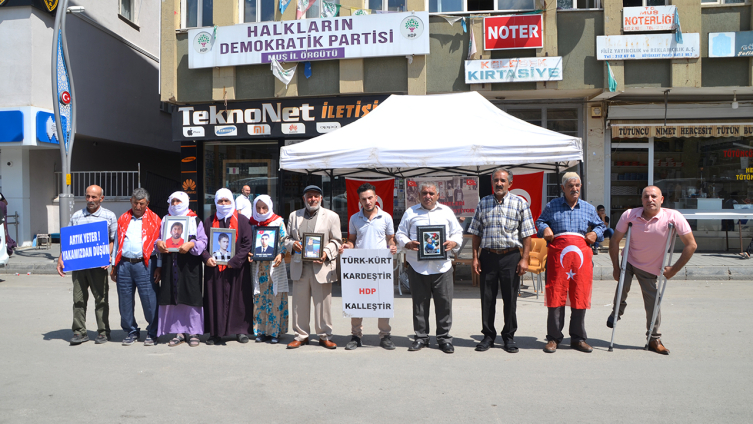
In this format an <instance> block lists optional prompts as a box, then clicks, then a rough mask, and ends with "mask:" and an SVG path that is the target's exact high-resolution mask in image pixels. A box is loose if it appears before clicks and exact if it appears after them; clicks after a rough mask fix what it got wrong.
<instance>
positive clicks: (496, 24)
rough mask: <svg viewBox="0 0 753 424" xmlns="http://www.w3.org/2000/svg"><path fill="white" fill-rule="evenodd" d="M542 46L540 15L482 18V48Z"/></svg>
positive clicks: (542, 31) (500, 48)
mask: <svg viewBox="0 0 753 424" xmlns="http://www.w3.org/2000/svg"><path fill="white" fill-rule="evenodd" d="M542 47H544V25H543V17H542V15H507V16H492V17H488V18H484V50H506V49H538V48H542Z"/></svg>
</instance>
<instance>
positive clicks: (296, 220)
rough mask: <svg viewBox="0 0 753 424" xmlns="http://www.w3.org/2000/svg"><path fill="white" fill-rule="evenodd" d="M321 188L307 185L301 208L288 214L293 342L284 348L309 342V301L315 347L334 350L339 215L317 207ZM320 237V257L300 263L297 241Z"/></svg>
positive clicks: (301, 248)
mask: <svg viewBox="0 0 753 424" xmlns="http://www.w3.org/2000/svg"><path fill="white" fill-rule="evenodd" d="M321 202H322V189H321V188H319V187H317V186H315V185H310V186H308V187H306V188H305V189H304V190H303V203H304V205H305V207H304V208H303V209H299V210H297V211H294V212H293V213H291V214H290V217H289V218H288V231H287V236H286V237H285V239H284V243H285V248H286V249H287V250H288V251H289V252H292V255H293V256H292V259H291V261H290V278H291V279H292V280H293V329H294V330H295V340H293V341H292V342H290V343H289V344H288V349H295V348H298V347H301V345H304V344H308V343H309V331H310V330H311V329H310V327H309V320H310V316H311V299H313V301H314V328H315V330H316V334H317V336H318V337H319V346H324V347H325V348H327V349H336V348H337V345H336V344H335V343H334V342H333V341H332V312H331V306H332V283H333V282H335V281H336V280H337V263H336V261H335V259H336V258H337V253H338V251H339V250H340V246H341V245H342V232H341V231H340V216H339V215H337V214H336V213H334V212H332V211H331V210H329V209H325V208H323V207H322V206H321ZM311 233H318V234H322V235H323V238H322V245H321V252H322V256H321V258H319V260H317V261H311V262H309V261H306V262H304V261H303V258H302V251H303V246H302V244H301V242H302V241H303V238H304V236H305V235H306V234H311Z"/></svg>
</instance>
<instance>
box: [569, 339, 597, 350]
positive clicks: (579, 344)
mask: <svg viewBox="0 0 753 424" xmlns="http://www.w3.org/2000/svg"><path fill="white" fill-rule="evenodd" d="M570 347H572V348H573V349H575V350H579V351H581V352H585V353H591V352H593V351H594V348H592V347H591V346H589V345H588V343H586V342H585V341H584V340H581V341H579V342H572V343H570Z"/></svg>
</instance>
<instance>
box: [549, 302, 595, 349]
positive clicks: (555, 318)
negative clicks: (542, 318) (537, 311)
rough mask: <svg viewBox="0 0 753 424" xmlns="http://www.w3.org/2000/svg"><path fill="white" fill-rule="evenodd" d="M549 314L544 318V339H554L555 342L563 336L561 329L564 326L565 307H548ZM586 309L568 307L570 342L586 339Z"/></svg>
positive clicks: (558, 341)
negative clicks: (545, 332) (545, 333)
mask: <svg viewBox="0 0 753 424" xmlns="http://www.w3.org/2000/svg"><path fill="white" fill-rule="evenodd" d="M548 309H549V316H548V317H547V319H546V331H547V335H546V339H547V341H552V340H554V341H555V342H557V344H560V343H561V342H562V339H563V338H564V336H563V334H562V329H563V328H565V307H564V306H560V307H559V308H548ZM586 337H587V336H586V310H585V309H573V308H570V342H571V343H576V342H579V341H581V340H582V341H586Z"/></svg>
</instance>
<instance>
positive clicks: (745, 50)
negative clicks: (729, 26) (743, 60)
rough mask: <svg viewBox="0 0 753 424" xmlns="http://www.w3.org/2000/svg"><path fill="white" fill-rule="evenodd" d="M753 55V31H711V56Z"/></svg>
mask: <svg viewBox="0 0 753 424" xmlns="http://www.w3.org/2000/svg"><path fill="white" fill-rule="evenodd" d="M745 56H753V31H738V32H711V33H709V57H745Z"/></svg>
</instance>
